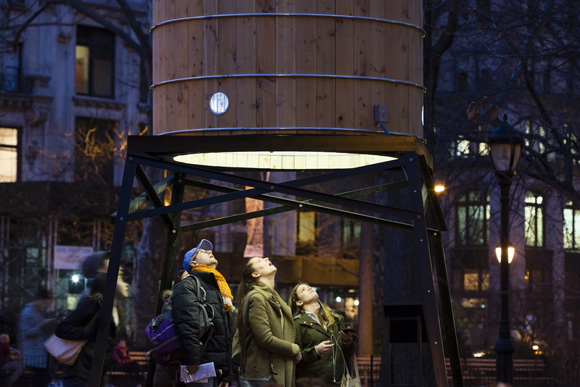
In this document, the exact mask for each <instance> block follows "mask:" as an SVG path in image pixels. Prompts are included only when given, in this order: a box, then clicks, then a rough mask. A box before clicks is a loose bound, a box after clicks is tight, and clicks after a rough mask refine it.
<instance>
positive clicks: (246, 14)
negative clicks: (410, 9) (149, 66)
mask: <svg viewBox="0 0 580 387" xmlns="http://www.w3.org/2000/svg"><path fill="white" fill-rule="evenodd" d="M248 16H275V17H276V16H308V17H331V18H341V19H356V20H366V21H376V22H381V23H388V24H397V25H401V26H405V27H410V28H414V29H416V30H417V31H419V32H421V34H422V35H423V37H425V30H424V29H423V28H421V27H419V26H417V25H415V24H411V23H407V22H403V21H400V20H390V19H381V18H377V17H368V16H354V15H338V14H329V13H293V12H291V13H223V14H216V15H201V16H189V17H182V18H179V19H170V20H164V21H162V22H161V23H158V24H155V25H154V26H153V27H151V31H153V30H154V29H156V28H158V27H161V26H164V25H166V24H171V23H177V22H182V21H190V20H204V19H218V18H227V17H248Z"/></svg>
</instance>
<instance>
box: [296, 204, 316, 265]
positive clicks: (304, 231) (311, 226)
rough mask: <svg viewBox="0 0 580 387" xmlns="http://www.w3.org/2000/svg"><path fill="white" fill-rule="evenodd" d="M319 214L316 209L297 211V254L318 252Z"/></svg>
mask: <svg viewBox="0 0 580 387" xmlns="http://www.w3.org/2000/svg"><path fill="white" fill-rule="evenodd" d="M317 228H318V216H317V213H316V212H314V211H298V212H297V213H296V254H297V255H306V254H313V253H315V252H316V242H317Z"/></svg>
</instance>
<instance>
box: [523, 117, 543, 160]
mask: <svg viewBox="0 0 580 387" xmlns="http://www.w3.org/2000/svg"><path fill="white" fill-rule="evenodd" d="M545 138H546V129H544V127H543V126H539V125H535V124H533V123H532V122H531V121H526V136H525V137H524V139H525V140H524V141H525V145H526V148H527V149H531V150H533V151H534V152H537V153H540V154H542V153H544V152H545V151H546V146H545V145H544V141H545Z"/></svg>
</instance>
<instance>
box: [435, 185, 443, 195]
mask: <svg viewBox="0 0 580 387" xmlns="http://www.w3.org/2000/svg"><path fill="white" fill-rule="evenodd" d="M443 191H445V186H444V185H443V184H437V185H436V186H435V193H441V192H443Z"/></svg>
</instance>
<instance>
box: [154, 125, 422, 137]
mask: <svg viewBox="0 0 580 387" xmlns="http://www.w3.org/2000/svg"><path fill="white" fill-rule="evenodd" d="M233 130H239V131H273V130H300V131H309V130H312V131H314V130H325V131H336V132H367V133H377V131H376V130H370V129H357V128H333V127H328V126H237V127H236V126H231V127H230V126H228V127H224V128H196V129H181V130H173V131H171V132H163V133H161V134H160V135H162V136H165V135H172V134H180V133H191V132H203V133H206V132H221V131H233ZM403 134H404V133H403ZM405 135H406V134H405ZM409 136H413V135H411V134H410V135H409Z"/></svg>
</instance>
